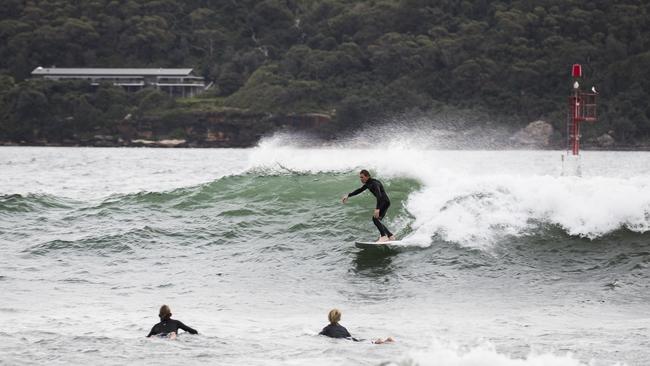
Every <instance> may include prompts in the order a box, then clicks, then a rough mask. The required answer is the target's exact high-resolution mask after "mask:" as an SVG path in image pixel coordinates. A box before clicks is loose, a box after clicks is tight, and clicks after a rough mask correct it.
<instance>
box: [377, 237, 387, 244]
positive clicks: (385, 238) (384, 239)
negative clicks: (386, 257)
mask: <svg viewBox="0 0 650 366" xmlns="http://www.w3.org/2000/svg"><path fill="white" fill-rule="evenodd" d="M386 241H388V237H387V236H380V237H379V239H378V240H377V243H383V242H386Z"/></svg>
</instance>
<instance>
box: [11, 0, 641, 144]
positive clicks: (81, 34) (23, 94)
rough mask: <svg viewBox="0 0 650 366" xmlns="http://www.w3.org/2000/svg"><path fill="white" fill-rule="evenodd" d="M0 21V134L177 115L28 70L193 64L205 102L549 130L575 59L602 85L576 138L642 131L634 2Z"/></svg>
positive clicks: (74, 6) (206, 10) (28, 4)
mask: <svg viewBox="0 0 650 366" xmlns="http://www.w3.org/2000/svg"><path fill="white" fill-rule="evenodd" d="M0 19H1V20H0V74H2V77H0V98H1V100H2V107H1V109H0V113H1V114H0V118H2V123H1V124H0V134H1V135H4V138H14V139H15V138H25V136H26V135H28V134H29V132H28V130H30V129H31V128H32V127H33V126H35V127H37V128H38V129H39V130H41V131H45V130H52V131H54V130H58V129H60V128H63V127H64V126H68V127H66V128H67V129H71V130H72V131H77V132H78V131H82V130H83V129H84V128H85V129H88V128H90V127H89V126H93V125H99V126H103V127H105V126H106V125H110V124H111V123H113V122H114V121H115V120H116V119H119V118H122V117H123V115H124V114H125V113H135V114H137V113H145V112H146V109H147V108H153V109H158V110H160V109H164V108H178V105H177V104H176V103H174V102H173V101H170V100H165V98H164V96H161V95H158V94H157V93H155V92H152V91H145V92H141V93H139V95H126V94H125V93H123V92H121V91H119V90H114V89H115V88H112V87H109V86H106V87H101V88H99V89H98V90H89V89H88V87H87V86H84V85H78V84H75V83H67V84H65V85H50V84H49V83H43V82H36V81H26V79H28V78H29V76H30V72H31V71H32V70H33V69H34V68H35V67H36V66H39V65H40V66H52V65H56V66H59V67H194V68H195V71H196V73H198V74H200V75H202V76H204V77H206V78H208V79H209V80H214V81H215V85H216V88H215V90H214V91H212V92H211V94H210V95H209V97H210V98H212V100H213V101H214V104H215V105H218V106H221V107H223V106H227V107H237V108H243V109H249V110H252V111H261V112H269V113H286V112H306V111H314V112H329V113H331V112H335V114H336V120H337V121H338V123H340V124H341V126H348V127H350V126H354V125H356V124H358V123H361V122H363V121H365V120H376V119H379V118H382V117H385V116H388V115H391V114H393V113H402V112H404V111H411V110H427V109H429V108H431V107H432V106H436V105H440V104H451V105H454V106H457V107H462V108H470V109H480V110H484V111H491V112H493V113H497V114H502V115H507V116H510V117H515V118H511V119H508V121H513V120H515V121H518V123H525V122H529V121H531V120H533V119H536V118H547V119H549V120H550V121H551V122H552V123H554V124H555V125H556V127H560V126H561V125H562V124H563V123H564V115H565V113H566V112H565V108H566V98H565V97H566V95H567V94H568V93H569V91H570V85H571V83H570V80H569V68H570V65H571V64H572V63H582V64H583V65H584V67H585V73H586V76H587V77H588V80H586V83H587V84H588V85H589V86H590V85H592V84H594V85H596V86H597V88H598V89H599V90H600V92H601V103H600V107H599V108H600V117H601V120H600V122H599V123H598V125H597V126H594V127H593V128H590V129H586V130H585V132H586V133H603V132H606V131H609V130H612V131H614V132H613V135H614V137H615V138H616V139H617V140H618V141H620V142H635V141H639V140H644V139H648V138H649V137H650V104H649V103H648V100H650V67H649V65H650V3H648V2H645V1H641V0H623V1H616V2H613V1H607V0H594V1H578V0H538V1H532V0H520V1H505V0H501V1H487V0H476V1H456V0H441V1H424V0H360V1H352V0H324V1H316V0H265V1H250V0H243V1H242V0H238V1H235V0H187V1H177V0H176V1H175V0H154V1H149V0H85V1H70V0H67V1H66V0H31V1H25V0H5V2H4V3H3V7H1V8H0ZM204 99H205V98H204ZM151 100H158V101H157V102H151ZM160 100H164V103H163V102H160ZM197 105H198V104H197ZM201 105H204V104H201ZM147 106H149V107H147ZM504 121H505V119H504ZM504 123H505V122H504ZM70 125H72V126H70ZM95 127H97V126H95ZM0 138H2V136H0Z"/></svg>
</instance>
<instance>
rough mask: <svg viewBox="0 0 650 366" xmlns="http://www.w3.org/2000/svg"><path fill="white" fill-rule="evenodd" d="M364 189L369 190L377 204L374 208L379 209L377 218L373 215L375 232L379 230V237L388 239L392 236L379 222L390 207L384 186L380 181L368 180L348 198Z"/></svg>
mask: <svg viewBox="0 0 650 366" xmlns="http://www.w3.org/2000/svg"><path fill="white" fill-rule="evenodd" d="M366 189H369V190H370V192H372V194H373V195H374V196H375V198H377V204H376V205H375V208H376V209H379V218H376V217H375V216H374V215H373V216H372V222H373V223H374V224H375V226H376V227H377V230H379V234H380V235H381V236H388V237H391V236H393V234H392V233H391V232H390V231H389V230H388V228H386V226H384V224H383V223H382V222H381V220H382V219H383V218H384V216H385V215H386V211H388V207H390V199H388V195H387V194H386V191H385V190H384V185H383V184H381V182H380V181H378V180H377V179H374V178H370V179H368V181H367V182H366V183H365V184H364V185H363V186H362V187H361V188H359V189H357V190H355V191H354V192H351V193H348V197H352V196H356V195H358V194H359V193H361V192H363V191H365V190H366Z"/></svg>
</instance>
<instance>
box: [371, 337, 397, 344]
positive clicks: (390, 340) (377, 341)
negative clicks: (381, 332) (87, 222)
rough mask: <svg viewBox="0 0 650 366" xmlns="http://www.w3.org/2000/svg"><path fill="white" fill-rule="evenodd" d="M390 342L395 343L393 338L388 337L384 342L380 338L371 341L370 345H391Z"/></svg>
mask: <svg viewBox="0 0 650 366" xmlns="http://www.w3.org/2000/svg"><path fill="white" fill-rule="evenodd" d="M392 342H395V340H394V339H393V338H391V337H388V338H386V339H385V340H384V339H381V338H378V339H376V340H374V341H372V343H374V344H382V343H392Z"/></svg>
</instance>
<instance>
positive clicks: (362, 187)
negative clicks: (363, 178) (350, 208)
mask: <svg viewBox="0 0 650 366" xmlns="http://www.w3.org/2000/svg"><path fill="white" fill-rule="evenodd" d="M366 189H368V187H367V186H366V185H365V184H364V185H363V186H361V188H359V189H355V190H354V191H352V192H350V193H348V194H346V195H345V196H343V198H342V199H341V202H343V203H346V202H348V198H349V197H352V196H356V195H358V194H359V193H361V192H363V191H365V190H366Z"/></svg>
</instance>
